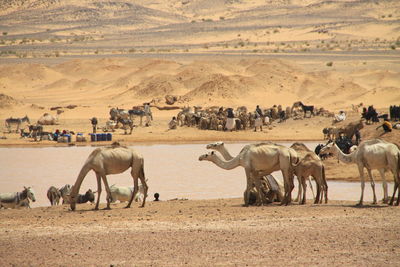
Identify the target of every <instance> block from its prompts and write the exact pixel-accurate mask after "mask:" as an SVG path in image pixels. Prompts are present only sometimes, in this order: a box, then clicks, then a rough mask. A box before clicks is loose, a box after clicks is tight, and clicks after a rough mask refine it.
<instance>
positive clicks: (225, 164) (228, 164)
mask: <svg viewBox="0 0 400 267" xmlns="http://www.w3.org/2000/svg"><path fill="white" fill-rule="evenodd" d="M211 161H212V162H214V163H215V164H216V165H217V166H218V167H220V168H222V169H224V170H232V169H234V168H236V167H238V166H240V164H239V157H236V158H233V159H231V160H229V161H224V160H222V159H221V158H220V157H219V156H217V155H214V157H212V160H211Z"/></svg>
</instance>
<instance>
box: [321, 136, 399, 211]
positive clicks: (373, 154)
mask: <svg viewBox="0 0 400 267" xmlns="http://www.w3.org/2000/svg"><path fill="white" fill-rule="evenodd" d="M320 153H333V154H336V156H337V157H338V159H339V160H340V161H342V162H345V163H354V164H357V166H358V171H359V173H360V179H361V197H360V202H359V203H358V205H362V204H363V199H364V187H365V181H364V168H366V169H367V172H368V175H369V177H370V179H371V187H372V192H373V194H374V201H373V204H376V203H377V201H376V194H375V181H374V178H373V176H372V174H371V170H374V169H378V170H379V173H380V175H381V177H382V181H383V182H382V185H383V193H384V197H383V202H384V203H387V201H388V192H387V183H386V179H385V170H390V171H391V172H392V174H393V177H394V181H395V189H396V187H397V186H398V183H399V179H400V149H399V148H398V147H397V146H396V145H395V144H392V143H389V142H386V141H383V140H380V139H372V140H367V141H364V142H362V143H361V144H360V145H359V146H358V147H357V149H356V150H355V151H353V152H352V153H350V154H344V153H343V152H342V151H341V150H340V149H339V147H338V146H337V145H336V144H335V143H333V142H330V143H328V144H327V145H326V146H325V147H323V148H322V149H321V152H320ZM393 191H394V192H393V197H394V193H395V190H393ZM393 197H392V200H391V203H392V201H393Z"/></svg>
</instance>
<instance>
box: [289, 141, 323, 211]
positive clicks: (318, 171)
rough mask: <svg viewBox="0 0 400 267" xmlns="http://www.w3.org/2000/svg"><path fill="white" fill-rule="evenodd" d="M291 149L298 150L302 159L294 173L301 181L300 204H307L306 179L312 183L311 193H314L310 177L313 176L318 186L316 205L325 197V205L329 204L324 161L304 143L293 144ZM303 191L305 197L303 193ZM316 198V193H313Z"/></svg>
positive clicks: (298, 197)
mask: <svg viewBox="0 0 400 267" xmlns="http://www.w3.org/2000/svg"><path fill="white" fill-rule="evenodd" d="M290 148H292V149H294V150H296V152H297V154H298V155H299V157H300V161H299V163H298V164H296V166H295V167H294V172H295V174H296V176H297V178H298V180H299V192H298V196H297V199H298V200H299V203H300V204H305V203H306V199H305V196H306V188H307V184H306V179H307V177H308V179H309V180H308V181H309V183H310V187H311V191H313V188H312V184H311V179H310V176H312V177H313V178H314V180H315V182H316V184H317V196H316V197H315V199H314V204H318V203H322V199H323V198H324V195H325V203H328V184H327V182H326V177H325V167H324V164H323V163H322V160H321V159H320V158H319V157H318V156H317V155H316V154H315V153H314V152H312V151H311V150H310V149H308V147H307V146H306V145H304V144H303V143H293V144H292V145H291V146H290ZM302 191H303V197H301V193H302ZM313 196H314V192H313Z"/></svg>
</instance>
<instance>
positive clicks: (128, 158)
mask: <svg viewBox="0 0 400 267" xmlns="http://www.w3.org/2000/svg"><path fill="white" fill-rule="evenodd" d="M129 168H131V176H132V178H133V182H134V190H133V194H132V197H131V199H130V201H129V203H128V205H127V206H126V208H129V207H130V206H131V203H132V200H133V196H135V195H136V193H137V191H138V188H139V185H138V178H140V181H141V183H142V185H143V188H144V198H143V202H142V207H144V205H145V202H146V197H147V190H148V186H147V183H146V179H145V176H144V160H143V157H142V155H140V154H139V153H137V152H136V151H135V150H133V149H131V148H128V147H125V146H121V145H120V144H119V143H117V142H114V143H113V144H112V145H111V146H108V147H100V148H97V149H95V150H94V151H93V152H92V153H91V154H90V155H89V157H88V159H87V160H86V162H85V164H84V165H83V167H82V169H81V171H80V172H79V175H78V178H77V179H76V182H75V185H74V186H73V187H72V191H71V194H70V201H71V203H70V205H71V210H75V203H76V196H77V195H78V193H79V188H80V187H81V184H82V181H83V179H84V178H85V176H86V174H87V173H88V172H89V171H90V170H93V171H94V172H95V173H96V177H97V192H98V197H97V202H96V207H95V210H98V209H99V200H100V194H101V179H102V180H103V183H104V187H105V188H106V192H107V208H106V209H110V202H111V200H112V197H111V191H110V187H109V186H108V182H107V177H106V175H108V174H118V173H122V172H124V171H126V170H127V169H129Z"/></svg>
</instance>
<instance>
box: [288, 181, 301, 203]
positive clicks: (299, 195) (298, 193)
mask: <svg viewBox="0 0 400 267" xmlns="http://www.w3.org/2000/svg"><path fill="white" fill-rule="evenodd" d="M297 181H298V182H299V186H298V189H297V197H296V199H295V200H294V202H299V203H300V201H301V193H302V189H303V187H302V186H301V178H300V176H297ZM285 190H286V189H285Z"/></svg>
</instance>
